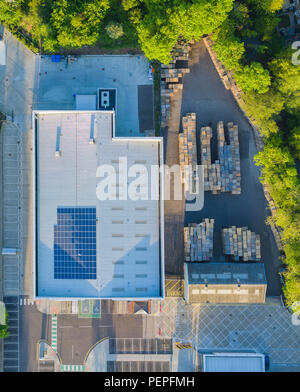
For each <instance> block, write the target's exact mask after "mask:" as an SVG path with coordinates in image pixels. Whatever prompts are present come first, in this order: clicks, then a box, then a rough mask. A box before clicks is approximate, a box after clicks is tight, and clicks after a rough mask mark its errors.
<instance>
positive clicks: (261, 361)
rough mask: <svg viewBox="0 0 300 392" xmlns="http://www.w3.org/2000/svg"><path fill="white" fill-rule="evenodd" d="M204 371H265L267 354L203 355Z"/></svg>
mask: <svg viewBox="0 0 300 392" xmlns="http://www.w3.org/2000/svg"><path fill="white" fill-rule="evenodd" d="M203 371H204V372H264V371H265V356H264V354H257V353H216V354H204V355H203Z"/></svg>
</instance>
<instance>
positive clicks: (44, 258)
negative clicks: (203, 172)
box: [33, 111, 164, 300]
mask: <svg viewBox="0 0 300 392" xmlns="http://www.w3.org/2000/svg"><path fill="white" fill-rule="evenodd" d="M114 124H115V114H114V111H35V112H33V137H34V150H35V151H34V153H35V165H34V170H33V177H34V184H35V192H34V197H33V204H34V212H35V220H34V222H35V225H34V226H35V228H34V267H35V297H36V298H50V299H64V300H65V299H66V298H69V299H81V298H107V299H129V300H131V299H141V300H142V299H157V298H163V297H164V233H163V216H164V214H163V173H160V172H159V170H157V171H156V173H157V175H156V176H151V178H150V173H151V168H152V167H156V168H160V166H161V165H162V163H163V155H162V154H163V149H162V139H161V138H146V137H128V138H123V137H115V127H114ZM126 163H127V167H128V171H127V167H126ZM111 170H112V172H111ZM109 173H111V175H112V177H109V176H108V174H109ZM147 173H149V176H148V177H149V178H148V180H149V182H148V183H147V184H149V183H150V181H151V183H150V185H149V186H148V187H147V186H146V185H147V184H146V185H145V187H143V186H144V185H143V184H142V185H137V186H135V185H132V184H133V182H134V181H136V179H138V177H139V176H141V175H142V174H147ZM124 176H125V177H124ZM130 177H132V178H133V180H129V179H130ZM107 178H115V180H116V181H115V182H113V183H110V182H109V181H108V185H107V186H105V187H104V185H103V184H105V180H107ZM124 178H125V181H124ZM99 184H102V188H101V187H99ZM130 187H131V188H130ZM101 189H102V191H103V192H105V190H110V191H111V197H110V198H106V199H105V197H103V192H102V196H99V192H100V191H99V190H101ZM127 189H128V193H129V190H130V191H131V193H130V195H131V196H130V197H127V196H128V193H127ZM153 189H154V190H156V192H154V196H153V195H152V194H151V195H152V197H150V192H151V190H152V193H153ZM100 193H101V192H100ZM136 199H137V200H136Z"/></svg>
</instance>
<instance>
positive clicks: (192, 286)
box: [184, 262, 267, 303]
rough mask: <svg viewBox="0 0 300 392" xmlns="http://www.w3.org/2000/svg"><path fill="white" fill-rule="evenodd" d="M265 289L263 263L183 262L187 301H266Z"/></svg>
mask: <svg viewBox="0 0 300 392" xmlns="http://www.w3.org/2000/svg"><path fill="white" fill-rule="evenodd" d="M266 291H267V281H266V275H265V267H264V264H263V263H261V262H258V263H255V262H252V263H251V262H250V263H237V262H232V263H215V262H208V263H205V262H201V263H195V262H193V263H185V264H184V297H185V300H186V301H187V302H188V303H264V302H265V300H266Z"/></svg>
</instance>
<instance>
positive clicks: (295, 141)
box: [289, 126, 300, 159]
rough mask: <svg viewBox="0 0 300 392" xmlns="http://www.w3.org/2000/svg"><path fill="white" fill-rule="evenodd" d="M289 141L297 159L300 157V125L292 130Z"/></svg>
mask: <svg viewBox="0 0 300 392" xmlns="http://www.w3.org/2000/svg"><path fill="white" fill-rule="evenodd" d="M289 143H290V146H291V149H292V151H293V152H294V154H295V157H296V158H297V159H300V126H299V127H296V128H293V129H292V130H291V135H290V137H289Z"/></svg>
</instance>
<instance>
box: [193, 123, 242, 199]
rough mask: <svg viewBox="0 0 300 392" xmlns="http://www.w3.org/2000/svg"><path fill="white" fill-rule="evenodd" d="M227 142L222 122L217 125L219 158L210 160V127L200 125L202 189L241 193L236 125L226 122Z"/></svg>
mask: <svg viewBox="0 0 300 392" xmlns="http://www.w3.org/2000/svg"><path fill="white" fill-rule="evenodd" d="M227 127H228V134H229V144H226V142H225V135H224V126H223V122H222V121H219V123H218V127H217V136H218V156H219V159H218V160H216V161H215V162H214V163H212V162H211V138H212V134H213V133H212V129H211V128H210V127H202V128H201V131H200V142H201V164H202V165H203V169H204V190H205V191H211V192H212V193H213V194H217V193H220V192H231V193H232V194H240V193H241V166H240V152H239V139H238V127H237V125H233V123H228V124H227Z"/></svg>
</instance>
